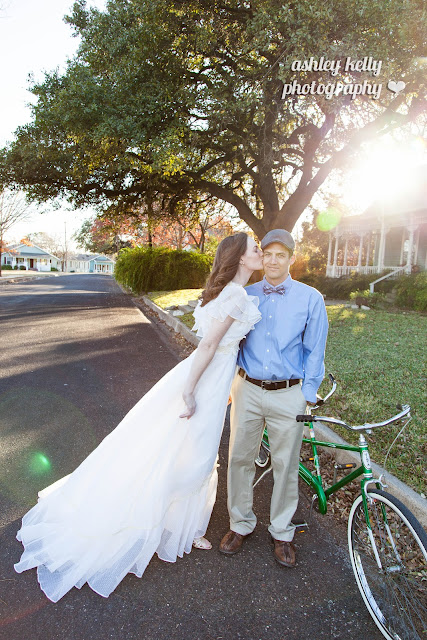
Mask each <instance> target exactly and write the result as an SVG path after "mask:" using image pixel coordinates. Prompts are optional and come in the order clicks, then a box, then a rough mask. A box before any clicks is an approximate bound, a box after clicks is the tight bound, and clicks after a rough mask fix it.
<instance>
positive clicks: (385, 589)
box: [349, 492, 427, 640]
mask: <svg viewBox="0 0 427 640" xmlns="http://www.w3.org/2000/svg"><path fill="white" fill-rule="evenodd" d="M379 493H381V492H379ZM385 495H386V494H385ZM390 498H391V500H390V503H391V504H388V503H387V501H386V499H383V498H382V496H381V495H378V494H375V500H374V501H372V502H371V501H368V511H369V518H370V523H371V531H372V536H371V538H370V536H369V532H368V527H367V524H366V520H365V513H364V509H363V503H362V500H361V498H360V499H359V501H358V504H357V506H356V507H354V510H353V513H352V523H351V538H349V541H350V540H351V553H352V554H353V556H352V561H353V568H354V570H355V575H356V578H357V580H358V585H359V588H360V589H361V593H362V595H363V596H364V599H365V602H366V603H367V605H368V609H369V610H370V613H371V615H372V616H373V618H374V620H375V621H376V623H377V626H378V627H379V628H380V630H381V631H382V633H383V635H384V636H385V637H386V638H391V639H392V640H419V639H420V640H421V639H424V638H425V637H426V635H425V628H426V621H427V561H426V557H425V555H426V553H427V552H426V550H425V547H424V546H423V544H421V543H420V542H419V541H418V539H417V537H416V535H415V533H414V530H413V528H412V525H411V526H408V525H407V524H406V522H405V521H404V519H403V517H402V515H401V513H400V511H399V509H398V507H396V506H395V505H394V504H393V500H395V499H393V498H392V497H390V496H388V497H387V500H388V499H390ZM356 503H357V500H356ZM356 503H355V504H356ZM402 507H403V505H402ZM410 515H411V517H412V518H413V516H412V514H410ZM413 519H414V521H415V522H416V520H415V518H413ZM417 524H418V523H417ZM418 526H419V524H418ZM372 543H373V544H375V547H376V549H375V551H376V554H378V557H379V559H380V562H381V565H382V566H381V569H380V568H379V567H378V563H377V560H376V558H375V553H374V550H373V548H372Z"/></svg>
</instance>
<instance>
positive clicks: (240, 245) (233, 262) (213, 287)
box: [200, 231, 248, 307]
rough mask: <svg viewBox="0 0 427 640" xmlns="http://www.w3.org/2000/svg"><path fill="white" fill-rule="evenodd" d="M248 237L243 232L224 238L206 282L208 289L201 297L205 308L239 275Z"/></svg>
mask: <svg viewBox="0 0 427 640" xmlns="http://www.w3.org/2000/svg"><path fill="white" fill-rule="evenodd" d="M247 244H248V236H247V235H246V233H243V231H241V232H240V233H236V234H235V235H234V236H228V237H227V238H224V240H222V241H221V242H220V243H219V245H218V248H217V250H216V254H215V259H214V263H213V267H212V271H211V273H210V276H209V278H208V280H207V282H206V289H205V290H204V291H203V293H202V295H201V296H200V297H201V300H202V304H201V306H202V307H203V306H204V305H205V304H207V303H208V302H210V301H211V300H213V299H214V298H216V297H217V296H218V295H219V294H220V293H221V291H222V290H223V289H224V287H225V285H227V284H228V283H229V282H231V280H232V279H233V278H234V276H235V275H236V273H237V269H238V268H239V261H240V258H241V257H242V255H243V254H244V253H245V252H246V248H247Z"/></svg>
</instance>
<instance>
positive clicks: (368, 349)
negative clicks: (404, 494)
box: [149, 289, 427, 494]
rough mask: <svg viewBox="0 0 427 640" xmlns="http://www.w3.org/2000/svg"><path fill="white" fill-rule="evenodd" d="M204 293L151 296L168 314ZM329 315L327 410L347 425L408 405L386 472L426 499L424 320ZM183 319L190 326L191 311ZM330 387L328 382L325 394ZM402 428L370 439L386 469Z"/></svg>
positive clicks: (337, 311) (334, 309)
mask: <svg viewBox="0 0 427 640" xmlns="http://www.w3.org/2000/svg"><path fill="white" fill-rule="evenodd" d="M201 291H202V289H185V290H181V291H160V292H159V291H157V292H153V293H151V294H149V297H150V298H151V299H152V300H153V301H154V302H155V303H156V304H158V305H159V306H160V307H162V308H164V307H167V306H170V305H172V304H184V303H186V302H187V301H188V300H195V299H197V298H198V296H199V295H200V293H201ZM327 311H328V317H329V335H328V343H327V347H326V359H325V366H326V373H332V374H333V375H334V376H335V378H336V380H337V383H338V387H337V391H336V392H335V394H334V396H333V397H332V398H331V400H330V401H329V403H328V405H327V408H326V407H325V408H324V409H322V411H324V413H325V414H327V415H334V416H335V417H337V418H341V419H342V420H345V421H346V422H348V423H349V424H362V423H363V422H366V421H370V422H379V421H381V420H384V419H386V418H388V417H389V416H392V415H394V414H395V413H397V409H396V404H398V403H400V404H406V403H407V404H410V405H411V407H412V416H413V418H412V420H411V422H410V423H409V424H408V426H407V427H406V429H405V430H404V432H403V434H401V435H400V437H399V438H398V439H397V441H396V442H395V444H394V445H393V448H392V449H391V451H390V454H389V456H388V459H387V466H386V468H387V470H388V471H390V472H391V473H393V474H394V475H396V476H397V477H398V478H400V479H401V480H402V481H403V482H406V483H407V484H408V485H410V486H412V487H413V488H414V489H415V490H416V491H418V492H420V493H424V494H427V468H426V460H427V439H426V432H427V430H426V426H425V425H426V424H427V415H426V413H427V410H426V381H427V371H426V352H425V345H426V344H427V317H426V316H423V315H420V314H418V313H415V312H406V313H405V312H403V311H396V312H389V311H378V310H371V311H359V310H355V309H349V308H347V307H344V306H342V305H337V306H328V307H327ZM180 320H182V321H183V322H184V323H185V324H186V325H187V326H189V327H190V328H191V327H192V326H193V319H192V314H191V313H190V314H186V315H185V316H181V317H180ZM328 389H329V382H328V381H326V380H325V381H324V382H323V383H322V386H321V388H320V393H321V395H325V394H326V393H327V391H328ZM319 413H320V411H319ZM400 429H401V425H400V426H394V425H391V426H389V427H383V428H380V429H377V430H376V431H375V432H374V433H373V434H372V435H371V436H368V437H369V443H370V452H371V456H372V459H373V460H375V462H377V463H378V464H380V465H383V464H384V460H385V456H386V454H387V451H388V448H389V446H390V445H391V443H392V442H393V440H394V438H395V437H396V435H397V434H398V432H399V430H400ZM336 431H337V433H340V435H341V436H342V437H344V438H345V439H346V440H348V441H349V442H353V443H356V442H357V435H354V434H352V433H350V432H348V431H346V430H344V429H339V428H336Z"/></svg>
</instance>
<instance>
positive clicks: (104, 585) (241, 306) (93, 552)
mask: <svg viewBox="0 0 427 640" xmlns="http://www.w3.org/2000/svg"><path fill="white" fill-rule="evenodd" d="M257 303H258V299H257V298H255V297H254V296H248V295H247V293H246V291H245V289H244V288H243V287H242V286H241V285H238V284H235V283H233V282H230V283H229V284H228V285H227V286H226V287H225V288H224V289H223V290H222V291H221V293H220V294H219V296H218V297H217V298H216V299H215V300H212V301H210V302H209V303H207V304H206V305H205V306H204V307H201V306H200V304H199V305H198V306H197V308H196V309H195V312H194V316H195V320H196V324H195V328H196V329H197V335H200V336H203V335H206V332H207V331H208V330H209V327H210V325H211V322H212V319H214V318H216V319H220V320H224V319H225V318H226V316H227V315H230V316H232V317H233V318H234V319H235V320H236V321H235V322H233V324H232V325H231V327H230V329H229V330H228V331H227V333H226V334H225V336H224V337H223V338H222V340H221V342H220V344H219V346H218V348H217V351H216V353H215V355H214V357H213V359H212V361H211V362H210V364H209V365H208V367H207V368H206V370H205V372H204V373H203V375H202V377H201V378H200V380H199V383H198V385H197V387H196V392H195V397H196V403H197V408H196V412H195V414H194V415H193V416H192V417H191V418H190V419H188V420H187V419H185V418H179V415H180V413H182V412H183V411H184V410H185V404H184V401H183V399H182V392H183V388H184V385H185V382H186V379H187V375H188V373H189V371H190V367H191V364H192V361H193V359H194V354H195V352H193V353H192V354H191V355H190V356H189V357H188V358H187V359H186V360H183V361H182V362H180V363H179V364H178V365H177V366H176V367H174V368H173V369H172V370H171V371H169V373H167V374H166V375H165V376H164V377H163V378H162V379H161V380H160V381H159V382H158V383H157V384H156V385H155V386H154V387H153V388H152V389H151V390H150V391H149V392H148V393H147V394H146V395H145V396H144V397H143V398H142V399H141V400H140V401H139V402H138V403H137V404H136V405H135V406H134V407H133V409H131V411H130V412H129V413H128V414H127V415H126V416H125V418H124V419H123V420H122V421H121V422H120V424H119V425H118V426H117V427H116V429H114V431H112V432H111V433H110V434H109V435H108V436H107V437H106V438H105V439H104V440H103V441H102V442H101V443H100V444H99V446H98V447H97V448H96V449H95V450H94V451H93V452H92V453H91V454H90V455H89V456H88V457H87V458H86V459H85V460H84V461H83V462H82V463H81V464H80V466H79V467H77V469H76V470H75V471H74V472H73V473H71V474H70V475H68V476H65V477H64V478H61V479H60V480H58V481H57V482H55V483H54V484H53V485H51V486H49V487H47V488H46V489H44V490H43V491H41V492H40V493H39V501H38V503H37V504H36V505H35V506H34V507H33V508H32V509H31V510H30V511H29V512H28V513H27V514H26V515H25V516H24V518H23V520H22V527H21V529H20V531H19V532H18V534H17V539H18V540H20V541H21V542H22V543H23V545H24V547H25V550H24V552H23V554H22V557H21V560H20V562H18V563H17V564H16V565H15V569H16V571H17V572H18V573H21V572H22V571H26V570H27V569H32V568H34V567H37V574H38V580H39V583H40V586H41V588H42V590H43V591H44V593H45V594H46V596H47V597H48V598H49V599H50V600H52V601H53V602H57V601H58V600H59V599H60V598H62V596H63V595H64V594H65V593H67V591H69V590H70V589H71V588H72V587H74V586H75V587H78V588H81V587H82V586H83V585H84V584H85V583H86V582H87V583H88V584H89V586H90V587H91V588H92V589H93V590H94V591H96V592H97V593H98V594H100V595H101V596H104V597H107V596H108V595H109V594H110V593H111V592H112V591H113V590H114V589H115V588H116V587H117V585H118V584H119V582H120V581H121V580H122V579H123V578H124V576H125V575H126V574H127V573H134V574H135V575H137V576H138V577H141V576H142V574H143V572H144V571H145V568H146V567H147V565H148V563H149V561H150V559H151V558H152V556H153V554H154V553H157V555H158V556H159V558H161V559H162V560H165V561H167V562H175V561H176V558H177V556H180V557H182V556H183V554H184V551H185V552H186V553H189V552H190V551H191V547H192V541H193V539H194V538H196V537H200V536H203V535H204V534H205V532H206V528H207V526H208V523H209V519H210V516H211V512H212V508H213V505H214V502H215V497H216V486H217V471H216V466H217V465H216V460H217V453H218V447H219V442H220V438H221V433H222V429H223V423H224V418H225V412H226V408H227V400H228V396H229V392H230V387H231V383H232V380H233V377H234V375H235V373H236V355H237V352H238V347H239V342H240V341H241V339H242V338H243V337H244V336H245V335H246V334H247V333H248V331H250V330H251V328H253V326H254V324H255V323H256V322H258V320H259V319H260V317H261V314H260V312H259V311H258V307H257ZM153 450H155V451H156V452H157V455H155V456H153V455H151V454H150V455H149V456H147V451H151V452H152V451H153Z"/></svg>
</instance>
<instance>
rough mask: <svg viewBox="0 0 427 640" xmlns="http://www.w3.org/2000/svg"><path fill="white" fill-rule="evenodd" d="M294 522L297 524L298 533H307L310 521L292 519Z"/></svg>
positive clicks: (296, 530)
mask: <svg viewBox="0 0 427 640" xmlns="http://www.w3.org/2000/svg"><path fill="white" fill-rule="evenodd" d="M292 524H293V525H294V526H295V532H296V533H306V531H307V530H308V523H307V522H306V521H305V520H297V521H296V522H294V521H292Z"/></svg>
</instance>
